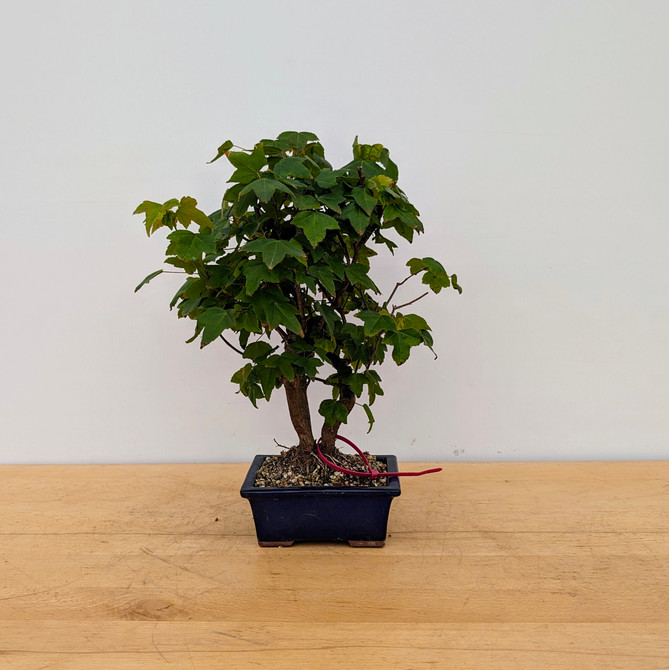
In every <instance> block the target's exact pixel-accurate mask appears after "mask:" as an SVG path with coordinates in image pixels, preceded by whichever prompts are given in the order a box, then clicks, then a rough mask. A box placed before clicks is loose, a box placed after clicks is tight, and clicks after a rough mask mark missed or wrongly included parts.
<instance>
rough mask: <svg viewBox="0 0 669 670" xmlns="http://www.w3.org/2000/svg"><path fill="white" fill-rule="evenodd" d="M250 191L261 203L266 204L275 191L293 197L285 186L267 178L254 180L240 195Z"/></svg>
mask: <svg viewBox="0 0 669 670" xmlns="http://www.w3.org/2000/svg"><path fill="white" fill-rule="evenodd" d="M250 191H253V192H254V193H255V194H256V195H257V196H258V199H259V200H261V201H262V202H268V201H269V199H270V198H271V197H272V196H273V195H274V193H275V192H276V191H282V192H283V193H288V195H291V196H292V195H293V192H292V191H291V190H290V189H289V188H288V187H287V186H286V185H285V184H282V183H281V182H280V181H276V179H269V178H265V179H255V180H254V181H252V182H251V183H250V184H248V185H247V186H245V187H244V188H243V189H242V190H241V195H246V194H247V193H249V192H250Z"/></svg>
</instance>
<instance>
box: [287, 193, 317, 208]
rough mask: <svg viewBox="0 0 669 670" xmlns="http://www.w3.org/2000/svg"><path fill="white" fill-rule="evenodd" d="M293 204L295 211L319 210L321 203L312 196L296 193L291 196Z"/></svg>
mask: <svg viewBox="0 0 669 670" xmlns="http://www.w3.org/2000/svg"><path fill="white" fill-rule="evenodd" d="M293 202H294V203H295V207H297V209H319V208H320V206H321V203H320V202H318V200H316V198H314V196H313V195H300V194H298V193H296V194H295V195H294V196H293Z"/></svg>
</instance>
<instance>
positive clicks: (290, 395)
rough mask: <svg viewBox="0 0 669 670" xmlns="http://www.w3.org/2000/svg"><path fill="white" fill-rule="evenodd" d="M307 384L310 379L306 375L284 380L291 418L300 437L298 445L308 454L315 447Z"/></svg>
mask: <svg viewBox="0 0 669 670" xmlns="http://www.w3.org/2000/svg"><path fill="white" fill-rule="evenodd" d="M307 386H308V381H307V378H306V377H305V376H304V375H295V379H294V380H293V381H292V382H291V381H290V380H288V379H284V382H283V387H284V388H285V389H286V400H287V401H288V412H289V413H290V420H291V421H292V423H293V428H295V432H296V433H297V436H298V438H299V439H300V442H299V445H298V446H299V449H300V451H301V452H302V453H303V454H308V453H309V452H310V451H313V448H314V433H313V430H312V428H311V414H310V413H309V399H308V398H307Z"/></svg>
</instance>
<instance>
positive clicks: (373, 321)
mask: <svg viewBox="0 0 669 670" xmlns="http://www.w3.org/2000/svg"><path fill="white" fill-rule="evenodd" d="M356 316H357V317H358V318H359V319H360V320H361V321H363V323H364V324H365V335H370V336H374V335H378V334H379V333H381V332H384V331H395V330H397V326H396V324H395V319H393V317H392V316H390V314H379V312H373V311H371V310H366V311H364V312H358V314H356Z"/></svg>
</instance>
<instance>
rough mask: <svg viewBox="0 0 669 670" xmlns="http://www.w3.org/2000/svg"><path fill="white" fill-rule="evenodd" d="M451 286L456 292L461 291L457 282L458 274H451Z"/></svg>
mask: <svg viewBox="0 0 669 670" xmlns="http://www.w3.org/2000/svg"><path fill="white" fill-rule="evenodd" d="M451 286H452V287H453V288H454V289H455V290H456V291H457V292H458V293H462V286H460V284H458V275H451Z"/></svg>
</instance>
